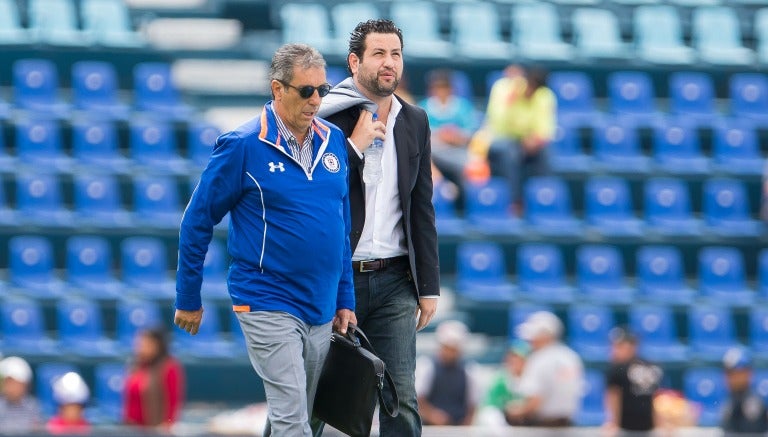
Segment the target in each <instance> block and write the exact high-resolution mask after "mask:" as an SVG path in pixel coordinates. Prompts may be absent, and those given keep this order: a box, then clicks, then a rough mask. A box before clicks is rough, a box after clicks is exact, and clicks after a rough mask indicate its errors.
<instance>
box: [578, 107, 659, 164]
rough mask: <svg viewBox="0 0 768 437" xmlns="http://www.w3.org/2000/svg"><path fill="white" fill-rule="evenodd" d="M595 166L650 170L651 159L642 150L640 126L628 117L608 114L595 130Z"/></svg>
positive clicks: (593, 139)
mask: <svg viewBox="0 0 768 437" xmlns="http://www.w3.org/2000/svg"><path fill="white" fill-rule="evenodd" d="M592 141H593V143H592V155H593V157H594V164H595V167H596V168H599V169H602V170H604V171H610V172H616V173H647V172H648V171H649V170H650V163H651V160H650V158H649V157H648V156H645V154H643V152H642V150H640V139H639V138H638V132H637V126H635V124H634V123H632V122H629V121H628V120H626V119H620V118H606V120H605V121H604V122H602V123H598V124H597V125H596V126H595V127H594V129H593V133H592Z"/></svg>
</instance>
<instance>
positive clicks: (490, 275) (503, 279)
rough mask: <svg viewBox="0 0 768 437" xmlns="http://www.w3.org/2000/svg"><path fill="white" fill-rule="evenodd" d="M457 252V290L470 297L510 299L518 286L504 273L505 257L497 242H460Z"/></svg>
mask: <svg viewBox="0 0 768 437" xmlns="http://www.w3.org/2000/svg"><path fill="white" fill-rule="evenodd" d="M456 252H457V263H458V264H457V266H456V276H457V277H456V289H457V292H458V293H459V294H461V295H463V296H465V297H467V298H470V299H472V300H490V301H503V302H510V301H511V300H512V298H513V296H514V293H515V291H516V288H517V287H515V285H514V284H512V283H511V282H510V280H509V278H508V277H507V267H506V258H505V256H504V252H503V251H502V248H501V246H500V245H499V244H497V243H493V242H462V243H459V246H458V247H457V249H456Z"/></svg>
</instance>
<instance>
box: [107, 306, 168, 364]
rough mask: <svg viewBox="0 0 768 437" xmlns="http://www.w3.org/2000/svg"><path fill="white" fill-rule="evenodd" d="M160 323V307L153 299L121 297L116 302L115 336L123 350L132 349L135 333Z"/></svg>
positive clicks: (160, 324)
mask: <svg viewBox="0 0 768 437" xmlns="http://www.w3.org/2000/svg"><path fill="white" fill-rule="evenodd" d="M162 325H163V323H162V316H161V315H160V308H159V307H158V306H157V304H156V303H155V302H154V301H152V300H137V299H131V300H128V299H123V300H120V301H118V302H117V329H116V337H117V341H118V343H119V345H120V348H121V349H122V350H123V351H125V352H129V351H132V350H133V344H134V341H135V340H136V334H138V333H139V332H141V331H144V330H147V329H153V328H157V327H160V326H162Z"/></svg>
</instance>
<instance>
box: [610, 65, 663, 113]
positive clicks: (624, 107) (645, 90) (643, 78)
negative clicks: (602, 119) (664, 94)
mask: <svg viewBox="0 0 768 437" xmlns="http://www.w3.org/2000/svg"><path fill="white" fill-rule="evenodd" d="M608 106H609V108H610V111H611V112H612V113H614V114H616V115H617V116H619V117H621V118H625V119H628V120H630V121H632V122H634V123H636V124H642V125H651V126H652V125H654V124H656V123H659V122H660V121H662V120H663V116H662V114H661V113H660V112H659V111H658V109H657V108H656V91H655V89H654V87H653V82H652V81H651V76H650V74H649V73H646V72H644V71H616V72H614V73H610V74H609V75H608Z"/></svg>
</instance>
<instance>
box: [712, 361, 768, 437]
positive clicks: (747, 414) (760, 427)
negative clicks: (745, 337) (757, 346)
mask: <svg viewBox="0 0 768 437" xmlns="http://www.w3.org/2000/svg"><path fill="white" fill-rule="evenodd" d="M723 368H724V369H725V379H726V384H727V385H728V390H729V392H730V393H729V395H728V400H727V402H726V404H725V408H724V409H723V419H722V420H723V422H722V428H723V431H724V432H725V433H726V435H732V434H751V435H765V433H766V432H768V410H766V406H765V402H764V401H763V399H762V398H761V397H760V396H759V395H758V394H756V393H754V392H753V391H752V390H751V389H750V385H751V382H752V357H751V356H750V353H749V351H748V350H747V349H744V348H743V347H734V348H731V349H729V350H728V351H727V352H726V353H725V356H724V357H723Z"/></svg>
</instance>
